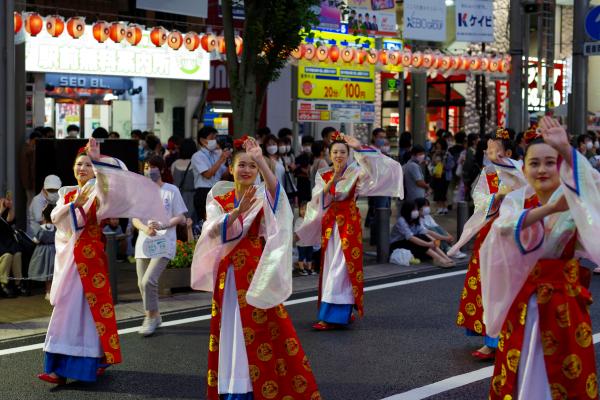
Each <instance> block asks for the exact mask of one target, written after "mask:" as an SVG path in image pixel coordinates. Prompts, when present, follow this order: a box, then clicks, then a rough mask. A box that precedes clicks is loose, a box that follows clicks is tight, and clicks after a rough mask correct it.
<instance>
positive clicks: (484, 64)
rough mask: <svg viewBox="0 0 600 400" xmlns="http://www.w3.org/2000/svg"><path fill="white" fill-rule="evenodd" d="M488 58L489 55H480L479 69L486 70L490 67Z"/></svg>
mask: <svg viewBox="0 0 600 400" xmlns="http://www.w3.org/2000/svg"><path fill="white" fill-rule="evenodd" d="M490 61H491V60H490V58H489V57H481V68H480V69H481V71H482V72H488V70H489V68H490Z"/></svg>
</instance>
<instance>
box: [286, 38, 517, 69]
mask: <svg viewBox="0 0 600 400" xmlns="http://www.w3.org/2000/svg"><path fill="white" fill-rule="evenodd" d="M291 58H292V59H293V60H300V59H304V60H312V61H319V62H331V63H338V62H343V63H347V64H350V63H354V64H365V63H367V64H371V65H390V66H403V67H404V68H412V69H426V70H430V69H433V70H439V71H442V72H444V71H457V72H467V71H470V72H475V73H477V72H478V73H502V74H506V73H509V72H510V56H502V57H492V56H487V55H483V56H468V55H464V56H458V55H445V54H442V53H439V52H431V51H429V52H419V51H417V52H414V53H413V52H411V51H410V50H407V49H405V50H403V51H398V50H375V49H365V48H355V47H342V48H341V49H340V48H339V47H338V46H337V45H335V44H334V45H331V46H327V45H320V46H315V45H314V44H311V43H308V44H302V45H300V46H299V47H298V48H296V49H295V50H294V51H292V53H291Z"/></svg>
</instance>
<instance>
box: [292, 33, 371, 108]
mask: <svg viewBox="0 0 600 400" xmlns="http://www.w3.org/2000/svg"><path fill="white" fill-rule="evenodd" d="M311 33H313V34H314V35H313V36H311V37H309V38H306V39H305V42H304V43H310V44H313V45H314V46H316V47H318V46H319V45H321V44H326V45H332V44H335V45H337V46H338V47H339V49H340V51H341V50H342V48H343V47H353V48H363V47H364V46H367V47H368V48H374V47H375V40H374V39H373V38H369V37H364V36H353V35H344V34H341V33H334V32H324V31H315V30H312V31H311ZM357 41H358V42H357ZM315 60H316V57H315V59H313V60H306V59H301V60H299V61H298V79H297V80H298V98H299V99H313V100H332V101H334V100H338V101H339V100H341V101H374V100H375V66H374V65H372V64H369V63H368V62H367V61H365V62H364V63H363V64H356V63H344V62H343V61H339V60H338V62H336V63H333V62H331V60H330V59H326V60H325V61H315Z"/></svg>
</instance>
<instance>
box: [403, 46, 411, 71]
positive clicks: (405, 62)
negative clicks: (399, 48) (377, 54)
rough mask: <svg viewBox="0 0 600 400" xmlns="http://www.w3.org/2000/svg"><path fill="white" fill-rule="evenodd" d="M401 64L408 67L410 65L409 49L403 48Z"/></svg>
mask: <svg viewBox="0 0 600 400" xmlns="http://www.w3.org/2000/svg"><path fill="white" fill-rule="evenodd" d="M401 62H402V66H403V67H406V68H408V67H410V66H411V65H412V52H411V51H410V50H404V51H403V52H402V60H401Z"/></svg>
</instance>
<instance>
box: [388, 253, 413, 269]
mask: <svg viewBox="0 0 600 400" xmlns="http://www.w3.org/2000/svg"><path fill="white" fill-rule="evenodd" d="M412 258H413V255H412V253H411V252H410V250H407V249H396V250H394V251H393V252H392V255H391V256H390V263H392V264H396V265H401V266H403V267H408V266H409V265H410V260H412Z"/></svg>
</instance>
